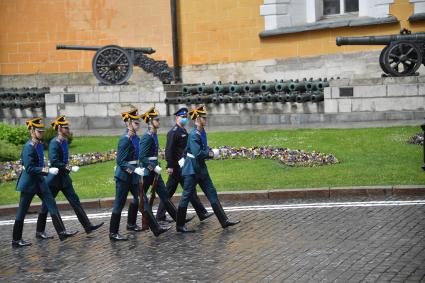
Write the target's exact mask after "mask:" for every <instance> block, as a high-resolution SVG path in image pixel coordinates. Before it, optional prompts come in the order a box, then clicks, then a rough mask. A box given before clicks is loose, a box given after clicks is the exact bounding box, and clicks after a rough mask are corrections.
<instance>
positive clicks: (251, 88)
mask: <svg viewBox="0 0 425 283" xmlns="http://www.w3.org/2000/svg"><path fill="white" fill-rule="evenodd" d="M243 90H244V92H245V93H259V92H261V82H258V83H254V82H253V81H250V82H249V83H248V84H244V86H243Z"/></svg>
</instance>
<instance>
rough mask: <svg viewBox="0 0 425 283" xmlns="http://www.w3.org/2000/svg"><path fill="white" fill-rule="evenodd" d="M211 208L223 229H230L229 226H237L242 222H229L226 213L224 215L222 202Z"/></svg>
mask: <svg viewBox="0 0 425 283" xmlns="http://www.w3.org/2000/svg"><path fill="white" fill-rule="evenodd" d="M211 206H212V208H213V210H214V213H215V215H216V216H217V218H218V221H220V224H221V227H223V229H224V228H226V227H229V226H233V225H236V224H238V223H239V222H240V221H238V220H237V221H232V220H229V219H228V218H227V216H226V213H224V210H223V207H222V206H221V203H220V201H217V203H215V204H213V205H211Z"/></svg>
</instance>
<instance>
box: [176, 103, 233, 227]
mask: <svg viewBox="0 0 425 283" xmlns="http://www.w3.org/2000/svg"><path fill="white" fill-rule="evenodd" d="M189 116H190V118H191V119H192V120H194V122H195V127H194V128H193V130H192V132H191V133H190V135H189V141H188V144H187V153H186V159H185V161H184V165H183V168H182V176H183V193H182V197H181V199H180V203H179V208H178V211H177V224H176V230H177V232H182V233H187V232H195V231H194V230H188V229H187V228H186V226H185V221H184V220H185V218H186V211H187V205H188V203H189V199H190V197H191V195H193V193H194V191H195V189H196V185H197V184H199V186H200V187H201V189H202V191H203V192H204V193H205V195H206V196H207V198H208V200H209V202H210V203H211V206H212V208H213V210H214V213H215V215H216V216H217V218H218V220H219V222H220V224H221V226H222V227H223V229H224V228H226V227H228V226H232V225H235V224H238V223H239V221H232V220H229V219H228V218H227V216H226V214H225V213H224V210H223V207H222V206H221V204H220V201H219V200H218V197H217V191H216V189H215V187H214V185H213V183H212V180H211V178H210V175H209V173H208V168H207V165H206V164H205V161H206V160H208V159H212V158H214V157H217V156H218V154H219V151H218V149H213V150H210V149H209V148H208V141H207V133H206V132H205V129H204V127H205V124H206V121H207V120H206V119H207V111H206V109H205V106H204V105H201V106H199V107H197V108H196V109H194V110H192V111H190V112H189Z"/></svg>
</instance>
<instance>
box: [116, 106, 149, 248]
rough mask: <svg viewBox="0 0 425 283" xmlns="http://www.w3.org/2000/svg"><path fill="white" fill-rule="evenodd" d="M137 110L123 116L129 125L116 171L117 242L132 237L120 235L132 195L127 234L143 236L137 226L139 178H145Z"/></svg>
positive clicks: (123, 139)
mask: <svg viewBox="0 0 425 283" xmlns="http://www.w3.org/2000/svg"><path fill="white" fill-rule="evenodd" d="M137 111H138V110H137V108H133V109H131V110H130V111H128V112H123V113H121V116H122V119H123V121H124V122H125V123H126V125H127V129H126V131H125V133H124V134H123V135H122V136H121V138H120V140H119V142H118V152H117V166H116V168H115V184H116V188H115V201H114V208H113V209H112V215H111V223H110V226H109V238H110V239H111V240H114V241H127V240H128V237H126V236H122V235H120V234H119V233H118V230H119V226H120V220H121V211H122V210H123V208H124V206H125V202H126V200H127V196H128V192H131V194H132V195H133V200H132V202H131V203H130V205H129V207H128V218H127V230H131V231H135V232H140V231H142V228H141V227H139V226H138V225H137V224H136V219H137V212H138V205H139V190H138V182H139V176H143V168H140V167H138V166H137V165H138V161H137V157H138V156H139V137H138V136H137V130H138V129H139V127H140V122H139V121H140V116H139V115H138V114H137Z"/></svg>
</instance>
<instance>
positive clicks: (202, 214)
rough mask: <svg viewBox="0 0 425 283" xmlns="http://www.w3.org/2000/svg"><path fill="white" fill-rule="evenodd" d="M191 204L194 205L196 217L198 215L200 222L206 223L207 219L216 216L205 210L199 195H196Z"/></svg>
mask: <svg viewBox="0 0 425 283" xmlns="http://www.w3.org/2000/svg"><path fill="white" fill-rule="evenodd" d="M190 203H191V204H192V206H193V209H195V212H196V215H198V218H199V220H200V221H204V220H205V219H207V218H209V217H211V216H213V215H214V213H212V212H208V211H207V210H206V209H205V206H204V205H203V204H202V202H201V200H200V199H199V197H198V195H196V194H194V195H193V198H192V199H191V201H190Z"/></svg>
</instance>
